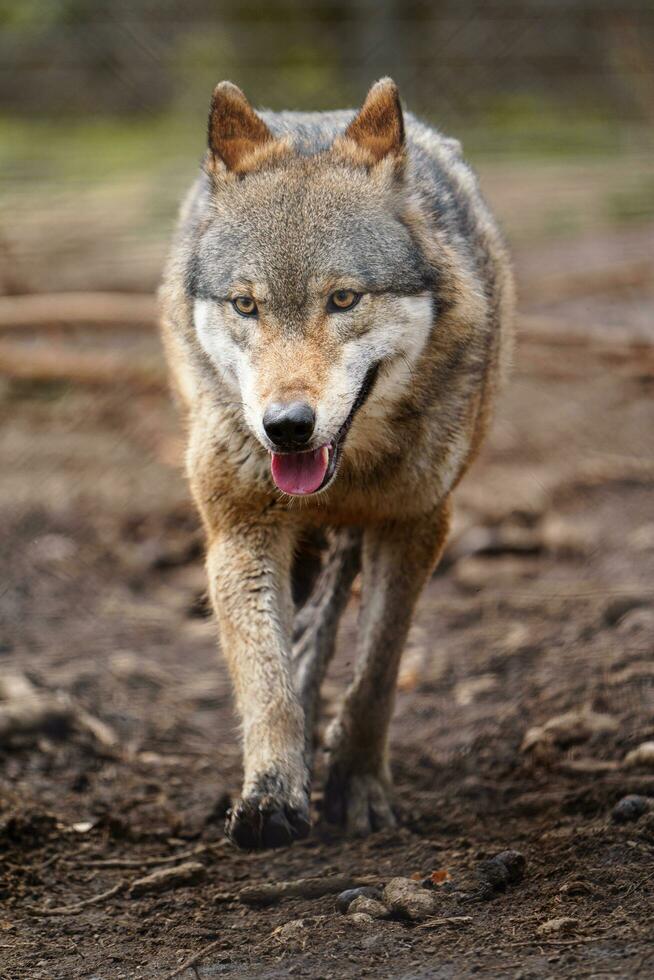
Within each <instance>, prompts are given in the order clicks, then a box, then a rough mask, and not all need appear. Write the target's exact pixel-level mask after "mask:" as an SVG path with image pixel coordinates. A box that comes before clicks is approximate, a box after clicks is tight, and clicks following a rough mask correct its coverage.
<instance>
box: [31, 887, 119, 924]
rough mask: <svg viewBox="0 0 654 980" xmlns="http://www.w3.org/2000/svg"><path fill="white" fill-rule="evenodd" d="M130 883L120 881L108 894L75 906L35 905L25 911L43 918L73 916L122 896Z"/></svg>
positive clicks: (96, 896)
mask: <svg viewBox="0 0 654 980" xmlns="http://www.w3.org/2000/svg"><path fill="white" fill-rule="evenodd" d="M129 885H130V882H129V881H125V880H123V881H119V882H118V884H117V885H114V886H113V888H109V889H107V891H106V892H101V893H100V894H99V895H94V896H93V898H85V899H84V901H83V902H75V903H74V904H73V905H55V906H53V907H52V908H38V907H36V906H34V905H28V906H26V908H25V911H26V912H28V913H29V914H30V915H38V916H41V917H46V916H49V915H73V914H74V913H75V912H80V911H81V910H82V909H85V908H86V907H87V906H89V905H99V904H100V903H101V902H105V901H106V900H107V899H108V898H113V896H114V895H118V894H120V892H124V891H126V890H127V888H129Z"/></svg>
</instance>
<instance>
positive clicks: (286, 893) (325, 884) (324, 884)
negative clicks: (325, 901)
mask: <svg viewBox="0 0 654 980" xmlns="http://www.w3.org/2000/svg"><path fill="white" fill-rule="evenodd" d="M375 880H376V879H375V878H373V877H371V876H370V875H363V876H358V877H353V876H351V875H332V876H331V877H329V878H297V879H296V880H295V881H275V882H270V883H265V884H263V885H246V887H245V888H242V889H241V890H240V892H239V893H238V895H237V898H238V900H239V901H240V902H242V903H243V904H244V905H272V904H273V903H274V902H279V901H281V900H282V899H283V898H291V897H293V898H322V897H323V895H333V894H335V893H336V892H343V891H345V890H346V889H347V888H358V887H359V886H360V885H372V884H374V883H375Z"/></svg>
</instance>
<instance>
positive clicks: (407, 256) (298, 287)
mask: <svg viewBox="0 0 654 980" xmlns="http://www.w3.org/2000/svg"><path fill="white" fill-rule="evenodd" d="M208 144H209V145H208V150H207V153H206V157H205V159H204V161H203V164H202V169H201V173H200V175H199V177H198V178H197V180H196V182H195V184H194V186H193V188H192V190H191V192H190V194H189V196H188V197H187V199H186V201H185V202H184V204H183V206H182V209H181V216H180V220H179V226H178V229H177V232H176V235H175V239H174V242H173V247H172V251H171V255H170V259H169V262H168V265H167V269H166V272H165V277H164V282H163V285H162V288H161V292H160V299H161V310H162V317H161V322H162V334H163V340H164V345H165V350H166V354H167V359H168V363H169V366H170V372H171V376H172V381H173V385H174V388H175V390H176V392H177V394H178V397H179V400H180V402H181V405H182V407H183V411H184V415H185V420H186V426H187V432H188V449H187V456H186V466H187V471H188V476H189V480H190V485H191V489H192V493H193V496H194V499H195V501H196V504H197V507H198V509H199V512H200V514H201V517H202V520H203V523H204V527H205V530H206V539H207V562H206V564H207V575H208V583H209V593H210V596H211V600H212V604H213V608H214V610H215V615H216V620H217V624H218V629H219V634H220V643H221V648H222V651H223V654H224V656H225V657H226V659H227V663H228V666H229V670H230V673H231V677H232V679H233V686H234V691H235V697H236V702H237V706H238V710H239V713H240V717H241V722H242V739H243V759H244V780H243V788H242V796H241V799H240V800H239V802H238V803H236V804H235V805H234V807H233V808H232V810H231V811H230V814H229V816H228V819H227V825H226V832H227V834H228V835H229V837H231V839H232V840H233V841H234V842H235V843H236V844H237V845H239V846H241V847H244V848H258V847H276V846H281V845H285V844H288V843H290V842H291V841H292V840H293V839H295V838H299V837H303V836H305V835H306V834H307V833H308V831H309V820H310V814H309V786H310V777H311V767H312V766H311V762H312V760H311V755H312V748H313V725H314V720H315V712H316V700H317V696H318V691H319V687H320V683H321V680H322V677H323V674H324V671H325V669H326V667H327V664H328V662H329V659H330V657H331V655H332V653H333V650H334V643H335V634H336V628H337V625H338V621H339V617H340V615H341V613H342V612H343V609H344V607H345V605H346V603H347V601H348V596H349V594H350V588H351V586H352V582H353V580H354V578H355V576H356V575H358V574H359V572H360V573H361V582H362V600H361V611H360V617H359V626H358V647H359V650H358V661H357V665H356V669H355V672H354V678H353V680H352V683H351V685H350V687H349V689H348V690H347V693H346V694H345V696H344V699H343V703H342V705H341V706H340V710H339V712H338V715H337V717H336V718H335V719H334V721H333V722H332V723H331V726H330V727H329V729H328V732H327V735H326V750H327V753H328V756H327V758H328V769H327V781H326V785H325V794H324V804H323V811H324V815H325V817H326V818H327V819H328V820H330V821H333V822H335V823H338V824H341V825H342V826H343V827H344V828H345V829H346V830H347V831H348V832H350V833H353V834H366V833H368V832H370V831H371V830H375V829H377V828H381V827H388V826H392V825H393V823H394V821H395V819H396V818H395V814H394V811H393V805H392V798H391V776H390V771H389V761H388V745H387V729H388V724H389V720H390V717H391V713H392V710H393V699H394V689H395V682H396V676H397V671H398V665H399V661H400V655H401V652H402V646H403V644H404V641H405V638H406V635H407V631H408V629H409V625H410V621H411V616H412V613H413V611H414V607H415V605H416V602H417V600H418V597H419V595H420V592H421V589H422V587H423V585H424V583H425V581H426V580H427V578H428V577H429V576H430V575H431V573H432V571H433V569H434V567H435V565H436V562H437V561H438V559H439V556H440V554H441V552H442V550H443V546H444V544H445V540H446V536H447V530H448V522H449V514H450V500H451V495H452V492H453V490H454V489H455V487H456V485H457V483H458V482H459V480H460V479H461V477H462V475H463V474H464V472H465V471H466V469H467V467H468V466H469V465H470V462H471V460H472V459H473V457H474V456H475V453H476V452H477V450H478V448H479V445H480V442H481V439H482V436H483V434H484V432H485V430H486V428H487V425H488V420H489V416H490V409H491V405H492V402H493V396H494V394H495V392H496V390H497V388H498V385H499V383H500V381H501V378H502V376H503V373H504V369H505V367H506V365H507V363H508V360H509V354H510V348H511V323H512V312H513V285H512V277H511V269H510V263H509V259H508V256H507V251H506V248H505V246H504V244H503V241H502V237H501V235H500V233H499V231H498V228H497V226H496V224H495V222H494V220H493V218H492V216H491V214H490V212H489V209H488V208H487V206H486V204H485V203H484V201H483V199H482V197H481V195H480V191H479V189H478V185H477V181H476V178H475V177H474V175H473V173H472V171H471V170H470V168H469V167H468V166H467V165H466V163H465V162H464V160H463V158H462V154H461V147H460V145H459V143H458V142H457V141H456V140H452V139H447V138H445V137H444V136H442V135H441V134H440V133H438V132H437V131H436V130H434V129H432V128H430V127H429V126H427V125H425V124H423V123H422V122H420V121H419V120H418V119H416V118H414V117H413V116H412V115H411V114H409V113H406V112H403V110H402V106H401V103H400V99H399V96H398V90H397V87H396V85H395V84H394V82H393V81H392V80H391V79H382V80H381V81H379V82H377V83H376V84H375V85H373V87H372V88H371V89H370V91H369V93H368V95H367V97H366V99H365V102H364V104H363V106H362V108H361V109H360V110H359V111H358V112H354V111H335V112H323V113H296V112H268V111H261V112H256V111H255V110H254V109H253V108H252V106H251V105H250V103H249V102H248V101H247V99H246V98H245V96H244V95H243V93H242V92H241V91H240V89H238V88H237V87H236V86H235V85H233V84H231V83H229V82H222V83H221V84H220V85H218V86H217V88H216V89H215V92H214V95H213V101H212V105H211V111H210V116H209V139H208ZM318 531H320V532H321V533H322V534H323V537H324V539H325V541H326V550H325V554H324V558H323V561H322V565H321V568H320V571H319V573H318V575H317V579H316V581H315V585H314V588H313V592H312V594H311V597H310V598H309V599H308V601H307V602H306V604H305V606H304V607H302V608H300V609H299V610H298V609H296V605H295V603H294V598H293V590H292V580H293V569H294V567H297V565H296V563H297V560H298V553H299V552H300V551H301V549H302V546H303V543H304V542H306V541H307V540H309V539H311V538H312V536H313V537H314V538H315V536H316V534H317V532H318Z"/></svg>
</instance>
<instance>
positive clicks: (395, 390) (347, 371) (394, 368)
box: [317, 293, 433, 445]
mask: <svg viewBox="0 0 654 980" xmlns="http://www.w3.org/2000/svg"><path fill="white" fill-rule="evenodd" d="M432 325H433V307H432V295H431V293H422V294H421V295H420V296H395V297H385V298H384V299H383V301H382V302H380V303H379V304H378V305H376V306H375V307H374V308H373V315H372V322H371V325H370V329H369V330H368V331H367V333H365V334H364V335H363V336H362V337H360V338H356V339H354V340H351V341H349V342H347V343H345V344H344V345H343V349H342V353H343V357H342V359H341V360H340V361H339V362H338V363H337V364H335V365H334V367H333V368H332V372H331V376H330V382H329V384H328V385H325V388H324V391H323V396H322V398H321V400H320V403H319V404H318V412H317V414H318V425H317V430H319V434H320V437H323V436H324V438H325V440H327V439H329V438H333V436H334V435H335V433H336V432H337V431H338V429H339V428H340V426H341V425H342V423H343V421H344V420H345V418H346V416H347V414H348V413H349V411H350V408H351V407H352V402H353V401H354V398H355V397H356V393H357V391H358V389H359V387H360V386H361V384H362V383H363V379H364V378H365V375H366V372H367V370H368V368H369V367H370V366H371V364H374V363H376V362H377V361H379V360H382V359H383V360H388V361H389V362H390V364H389V366H387V367H385V368H384V370H383V373H382V374H381V375H380V377H379V380H378V382H377V384H376V385H375V387H374V388H373V390H372V393H371V395H370V397H369V398H368V400H367V402H366V405H365V409H364V411H363V413H362V415H361V417H360V418H359V420H358V425H357V427H356V428H357V429H358V430H360V434H361V433H362V432H363V429H364V428H365V429H366V437H368V438H373V436H372V435H371V433H370V432H369V431H368V430H369V428H370V426H364V417H365V419H368V421H369V422H372V423H373V426H376V427H377V428H379V420H383V419H384V418H385V417H386V416H387V414H388V413H389V411H390V409H391V407H392V405H393V404H394V403H395V402H397V401H398V400H399V399H400V398H401V397H402V396H403V395H404V394H405V393H406V391H407V389H409V388H410V386H411V378H412V369H413V367H414V365H415V363H416V362H417V361H418V358H419V357H420V355H421V354H422V352H423V350H424V348H425V345H426V343H427V341H428V339H429V335H430V332H431V329H432ZM348 438H349V443H350V445H354V444H355V443H356V442H357V436H356V432H354V431H353V432H352V434H351V435H350V436H349V437H348Z"/></svg>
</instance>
